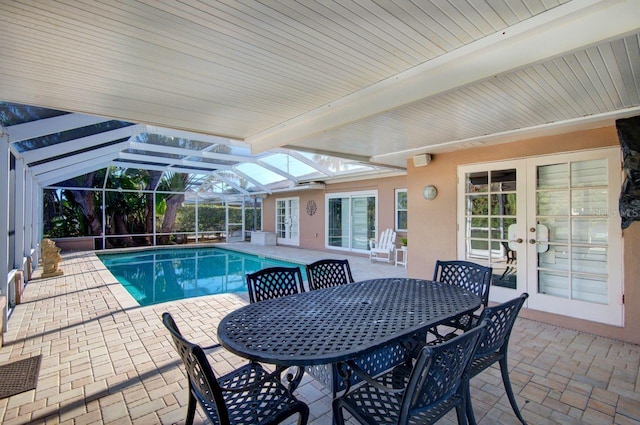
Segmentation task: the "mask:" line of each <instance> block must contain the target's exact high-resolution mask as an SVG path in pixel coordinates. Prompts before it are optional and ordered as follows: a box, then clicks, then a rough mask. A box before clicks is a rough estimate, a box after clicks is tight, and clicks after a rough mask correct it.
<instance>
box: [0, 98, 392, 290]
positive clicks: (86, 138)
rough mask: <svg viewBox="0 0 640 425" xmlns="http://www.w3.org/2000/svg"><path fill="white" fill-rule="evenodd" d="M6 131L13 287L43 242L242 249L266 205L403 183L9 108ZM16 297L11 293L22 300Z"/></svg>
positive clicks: (330, 160) (355, 167) (146, 129)
mask: <svg viewBox="0 0 640 425" xmlns="http://www.w3.org/2000/svg"><path fill="white" fill-rule="evenodd" d="M0 124H1V125H2V129H1V130H2V133H1V134H2V138H1V140H2V141H3V142H4V143H3V146H4V149H5V150H6V152H7V154H6V155H3V156H2V160H1V162H0V169H2V170H7V172H6V176H7V178H6V179H5V178H3V179H1V180H2V181H3V184H1V185H0V196H1V198H0V199H6V200H8V203H6V204H5V206H4V207H0V210H1V211H0V219H1V220H5V221H6V222H8V223H9V225H8V227H7V235H6V237H7V240H8V241H9V243H8V246H2V247H1V248H0V251H5V252H0V256H1V255H6V256H7V258H8V259H9V267H8V270H6V272H7V276H8V282H12V281H14V280H15V274H16V273H17V272H23V271H27V273H23V274H24V276H22V277H21V278H22V279H24V278H28V275H29V273H28V271H29V270H30V268H31V267H34V265H36V264H37V261H38V257H39V255H40V254H39V252H38V249H39V243H40V241H41V240H42V238H43V237H49V238H56V240H68V239H69V238H72V239H74V240H84V241H85V242H86V241H88V242H89V244H88V245H87V244H85V245H84V246H85V247H87V246H89V247H90V248H91V249H108V248H112V247H130V246H143V245H163V244H181V243H190V242H205V241H211V240H225V241H240V240H244V239H245V238H246V236H247V235H248V233H249V232H250V231H252V230H261V229H262V225H263V223H262V201H263V199H264V198H266V197H268V196H272V195H274V194H278V193H282V192H287V191H292V190H303V189H306V188H315V189H317V188H318V187H323V185H325V184H329V183H331V182H333V181H339V180H346V179H352V180H357V179H362V178H371V176H373V175H375V176H377V177H383V176H385V175H387V174H391V173H397V172H398V170H397V169H394V168H390V167H382V166H376V165H372V164H370V163H366V162H365V161H362V160H361V158H345V157H337V156H332V155H329V154H327V153H326V152H322V151H313V152H311V151H305V152H303V151H299V150H291V149H286V148H278V149H275V150H271V151H267V152H261V153H252V152H251V149H250V146H249V145H248V144H246V143H244V142H242V141H239V140H232V139H227V138H223V137H217V136H210V135H204V134H198V133H192V132H187V131H182V130H175V129H168V128H162V127H157V126H150V125H144V124H137V123H131V122H125V121H120V120H114V119H109V118H106V117H96V116H89V115H82V114H76V113H70V112H64V111H57V110H51V109H45V108H40V107H34V106H28V105H19V104H13V103H7V102H0ZM5 182H6V183H5ZM0 231H4V229H3V228H1V227H0ZM2 236H5V235H2ZM12 266H13V269H12ZM0 273H2V271H1V270H0ZM0 275H4V273H2V274H0ZM7 285H8V288H3V289H7V290H3V291H2V293H3V294H7V293H9V295H10V298H12V297H13V296H14V294H12V292H11V291H12V286H13V285H11V284H10V283H8V284H7Z"/></svg>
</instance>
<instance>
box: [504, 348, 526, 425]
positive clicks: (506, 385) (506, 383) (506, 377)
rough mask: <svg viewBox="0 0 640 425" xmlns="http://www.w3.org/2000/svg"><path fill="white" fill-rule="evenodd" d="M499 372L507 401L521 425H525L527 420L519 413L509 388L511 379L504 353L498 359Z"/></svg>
mask: <svg viewBox="0 0 640 425" xmlns="http://www.w3.org/2000/svg"><path fill="white" fill-rule="evenodd" d="M500 373H502V383H503V384H504V389H505V391H506V392H507V397H508V398H509V403H511V408H512V409H513V413H515V414H516V416H517V417H518V420H520V422H521V423H522V425H527V422H526V421H525V420H524V418H523V417H522V414H521V413H520V409H519V408H518V403H516V397H515V395H514V394H513V389H512V388H511V379H509V368H508V366H507V356H506V355H505V356H504V357H502V359H500Z"/></svg>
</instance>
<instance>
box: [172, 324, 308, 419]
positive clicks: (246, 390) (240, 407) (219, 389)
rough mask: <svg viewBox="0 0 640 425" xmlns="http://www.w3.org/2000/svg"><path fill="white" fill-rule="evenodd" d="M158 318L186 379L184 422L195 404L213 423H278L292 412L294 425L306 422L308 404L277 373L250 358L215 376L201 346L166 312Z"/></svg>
mask: <svg viewBox="0 0 640 425" xmlns="http://www.w3.org/2000/svg"><path fill="white" fill-rule="evenodd" d="M162 322H163V323H164V325H165V326H166V328H167V329H168V330H169V332H170V333H171V337H172V339H173V342H174V344H175V349H176V351H177V352H178V354H179V355H180V357H181V358H182V362H183V363H184V366H185V368H186V371H187V377H188V379H189V404H188V407H187V418H186V420H185V423H186V424H187V425H191V424H193V419H194V417H195V411H196V406H197V404H200V406H201V407H202V410H203V411H204V413H205V415H206V416H207V418H208V419H209V420H210V421H211V423H213V424H219V425H231V424H237V425H240V424H242V425H244V424H260V425H268V424H279V423H281V422H283V421H284V420H286V419H287V418H289V417H291V416H292V415H294V414H296V413H297V414H299V415H300V416H299V418H298V425H305V424H306V423H307V421H308V420H309V408H308V407H307V405H306V404H304V403H303V402H301V401H299V400H298V399H296V398H295V397H294V396H293V394H291V392H289V391H288V390H287V389H286V388H285V386H284V385H282V384H281V383H280V380H279V378H278V375H274V374H270V373H269V372H268V371H266V370H265V369H264V368H263V367H262V366H261V365H260V364H258V363H254V362H251V363H248V364H246V365H245V366H242V367H240V368H238V369H236V370H234V371H232V372H230V373H228V374H226V375H223V376H221V377H219V378H216V376H215V374H214V372H213V369H212V368H211V365H210V363H209V361H208V360H207V357H206V354H205V352H204V350H203V348H202V347H201V346H199V345H197V344H194V343H191V342H189V341H187V340H186V339H185V338H184V337H183V336H182V334H181V333H180V330H179V329H178V326H177V325H176V323H175V321H174V320H173V317H172V316H171V314H170V313H168V312H165V313H164V314H163V315H162ZM216 346H219V345H214V346H211V347H208V348H215V347H216Z"/></svg>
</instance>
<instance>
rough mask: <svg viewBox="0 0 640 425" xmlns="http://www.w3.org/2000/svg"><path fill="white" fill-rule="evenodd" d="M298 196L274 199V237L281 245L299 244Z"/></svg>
mask: <svg viewBox="0 0 640 425" xmlns="http://www.w3.org/2000/svg"><path fill="white" fill-rule="evenodd" d="M299 204H300V200H299V198H280V199H276V237H277V243H278V244H283V245H296V246H297V245H300V222H299V217H300V215H299V211H300V207H299Z"/></svg>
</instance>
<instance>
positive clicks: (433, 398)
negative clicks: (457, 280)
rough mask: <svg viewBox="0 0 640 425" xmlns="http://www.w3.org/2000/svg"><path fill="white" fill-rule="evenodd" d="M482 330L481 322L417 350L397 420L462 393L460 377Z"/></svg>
mask: <svg viewBox="0 0 640 425" xmlns="http://www.w3.org/2000/svg"><path fill="white" fill-rule="evenodd" d="M483 332H484V324H482V323H481V324H480V325H479V326H476V327H475V328H473V329H471V330H469V331H467V332H465V333H463V334H462V335H460V336H457V337H455V338H453V339H450V340H449V341H447V342H444V343H442V344H438V345H434V346H426V347H423V348H422V349H421V350H420V353H419V355H418V358H417V359H416V362H415V365H414V367H413V370H412V372H411V376H410V377H409V383H408V384H407V388H406V390H405V393H404V398H403V401H402V407H401V410H400V420H399V421H398V423H409V420H408V419H409V418H410V417H411V416H412V413H413V412H416V411H422V410H428V409H431V408H433V407H435V406H436V405H438V404H440V403H442V402H444V401H445V400H448V399H449V398H450V397H454V396H457V397H463V396H464V394H462V393H461V391H463V390H464V387H461V385H462V384H463V379H467V378H468V377H467V375H466V373H467V370H468V368H469V365H470V363H471V358H472V357H473V354H474V353H475V351H476V347H477V345H478V341H479V340H480V338H481V337H482V334H483Z"/></svg>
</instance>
